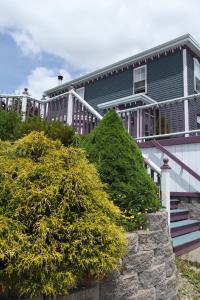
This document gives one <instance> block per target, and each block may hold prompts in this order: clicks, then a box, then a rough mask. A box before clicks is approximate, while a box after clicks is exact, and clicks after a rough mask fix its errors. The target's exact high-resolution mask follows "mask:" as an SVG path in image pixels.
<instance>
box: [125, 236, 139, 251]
mask: <svg viewBox="0 0 200 300" xmlns="http://www.w3.org/2000/svg"><path fill="white" fill-rule="evenodd" d="M126 236H127V239H128V251H127V255H128V256H129V255H132V254H134V253H137V252H138V235H137V233H134V232H129V233H127V234H126Z"/></svg>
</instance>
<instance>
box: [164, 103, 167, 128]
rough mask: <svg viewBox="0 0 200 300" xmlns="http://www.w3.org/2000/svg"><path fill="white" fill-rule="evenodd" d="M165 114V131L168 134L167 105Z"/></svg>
mask: <svg viewBox="0 0 200 300" xmlns="http://www.w3.org/2000/svg"><path fill="white" fill-rule="evenodd" d="M164 114H165V120H164V122H165V125H164V127H165V131H164V133H167V104H165V106H164Z"/></svg>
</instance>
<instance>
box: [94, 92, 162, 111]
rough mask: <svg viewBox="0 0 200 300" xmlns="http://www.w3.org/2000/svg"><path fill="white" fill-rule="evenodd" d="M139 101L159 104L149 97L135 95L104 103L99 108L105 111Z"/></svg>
mask: <svg viewBox="0 0 200 300" xmlns="http://www.w3.org/2000/svg"><path fill="white" fill-rule="evenodd" d="M137 101H143V102H145V103H157V101H155V100H153V99H152V98H150V97H149V96H147V95H145V94H143V93H141V94H135V95H131V96H127V97H123V98H118V99H115V100H111V101H107V102H104V103H100V104H98V105H97V107H98V108H101V109H104V108H108V107H114V106H117V105H119V104H126V103H131V102H137Z"/></svg>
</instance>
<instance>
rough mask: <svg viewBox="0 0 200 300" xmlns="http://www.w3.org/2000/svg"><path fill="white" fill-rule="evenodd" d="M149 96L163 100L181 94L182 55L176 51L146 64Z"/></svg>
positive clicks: (180, 95)
mask: <svg viewBox="0 0 200 300" xmlns="http://www.w3.org/2000/svg"><path fill="white" fill-rule="evenodd" d="M147 92H148V95H149V97H151V98H153V99H154V100H157V101H164V100H168V99H173V98H177V97H182V96H183V56H182V51H176V52H174V53H171V54H170V55H168V56H164V55H163V56H161V57H160V58H159V59H156V60H152V61H149V62H148V64H147Z"/></svg>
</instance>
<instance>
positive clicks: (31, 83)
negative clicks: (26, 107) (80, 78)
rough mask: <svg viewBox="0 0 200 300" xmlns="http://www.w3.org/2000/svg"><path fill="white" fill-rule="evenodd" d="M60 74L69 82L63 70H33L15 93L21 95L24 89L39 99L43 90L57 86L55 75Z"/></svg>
mask: <svg viewBox="0 0 200 300" xmlns="http://www.w3.org/2000/svg"><path fill="white" fill-rule="evenodd" d="M58 74H62V75H63V76H64V78H65V80H66V81H69V80H71V76H70V74H69V73H68V72H66V71H65V70H62V69H61V70H51V69H47V68H44V67H38V68H36V69H34V70H33V71H32V72H31V73H30V74H29V76H28V77H27V80H26V81H25V82H24V83H23V84H22V85H21V86H20V87H19V88H18V89H17V90H16V91H15V93H16V94H19V93H21V92H22V91H23V90H24V88H27V87H28V89H29V94H30V95H31V96H32V97H34V98H37V99H41V97H42V93H43V91H44V90H47V89H50V88H52V87H54V86H56V85H57V84H58V79H57V75H58Z"/></svg>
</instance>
